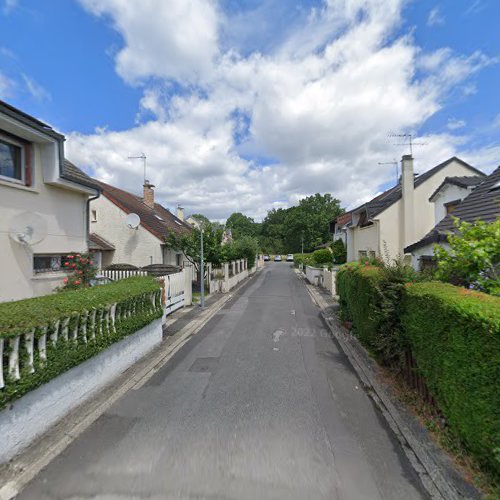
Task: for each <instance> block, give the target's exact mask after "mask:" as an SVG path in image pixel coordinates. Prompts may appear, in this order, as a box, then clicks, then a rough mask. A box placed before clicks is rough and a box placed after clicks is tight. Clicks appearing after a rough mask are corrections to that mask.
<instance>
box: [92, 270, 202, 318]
mask: <svg viewBox="0 0 500 500" xmlns="http://www.w3.org/2000/svg"><path fill="white" fill-rule="evenodd" d="M99 274H100V275H102V276H106V277H108V278H110V279H112V280H113V281H117V280H122V279H125V278H130V277H132V276H147V275H148V273H147V272H146V271H141V270H132V271H119V270H104V269H103V270H100V271H99ZM192 275H193V271H192V268H191V267H190V266H187V267H185V268H184V269H183V270H182V271H180V272H178V273H172V274H165V275H164V276H158V277H156V278H155V279H156V280H157V281H159V282H160V284H161V287H162V304H163V308H164V318H165V317H166V316H168V315H169V314H172V313H173V312H174V311H176V310H177V309H180V308H181V307H184V306H189V305H191V304H192V298H193V291H192Z"/></svg>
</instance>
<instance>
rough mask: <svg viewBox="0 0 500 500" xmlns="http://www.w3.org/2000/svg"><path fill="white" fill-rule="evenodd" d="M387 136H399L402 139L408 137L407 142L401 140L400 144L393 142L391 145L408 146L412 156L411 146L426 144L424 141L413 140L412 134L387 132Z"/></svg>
mask: <svg viewBox="0 0 500 500" xmlns="http://www.w3.org/2000/svg"><path fill="white" fill-rule="evenodd" d="M389 137H399V138H401V139H403V140H404V141H405V140H406V139H408V143H406V142H402V143H400V144H393V146H407V145H409V146H410V155H411V156H413V146H427V143H426V142H413V135H412V134H392V133H391V134H389Z"/></svg>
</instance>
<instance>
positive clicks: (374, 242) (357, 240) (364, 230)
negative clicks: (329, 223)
mask: <svg viewBox="0 0 500 500" xmlns="http://www.w3.org/2000/svg"><path fill="white" fill-rule="evenodd" d="M349 234H350V235H351V238H352V240H351V245H347V251H348V255H347V260H348V261H353V260H358V258H359V251H360V250H362V251H366V252H370V251H373V252H375V254H376V255H380V248H379V238H378V223H377V222H375V223H374V224H372V225H371V226H367V227H354V228H352V229H349ZM348 238H349V236H348Z"/></svg>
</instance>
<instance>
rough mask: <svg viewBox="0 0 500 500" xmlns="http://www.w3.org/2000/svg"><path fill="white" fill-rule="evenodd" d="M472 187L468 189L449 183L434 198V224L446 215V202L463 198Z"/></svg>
mask: <svg viewBox="0 0 500 500" xmlns="http://www.w3.org/2000/svg"><path fill="white" fill-rule="evenodd" d="M471 191H472V189H467V188H463V187H459V186H454V185H453V184H448V185H446V186H444V187H443V189H441V191H440V192H439V194H438V195H437V196H436V197H435V198H434V224H437V223H438V222H441V221H442V220H443V219H444V218H445V217H446V207H445V206H444V204H445V203H449V202H450V201H455V200H463V199H464V198H465V197H466V196H467V195H468V194H469V193H470V192H471Z"/></svg>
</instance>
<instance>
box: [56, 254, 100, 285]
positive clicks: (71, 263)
mask: <svg viewBox="0 0 500 500" xmlns="http://www.w3.org/2000/svg"><path fill="white" fill-rule="evenodd" d="M64 268H65V270H67V271H69V274H68V277H67V278H64V280H63V283H64V284H63V286H62V287H60V288H59V290H60V291H66V290H77V289H79V288H87V287H89V286H90V281H91V280H92V279H94V278H95V276H96V273H97V269H96V268H95V267H94V262H93V261H92V260H91V258H90V256H89V255H88V254H86V253H78V252H75V253H70V254H68V255H67V257H66V259H65V261H64Z"/></svg>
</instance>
